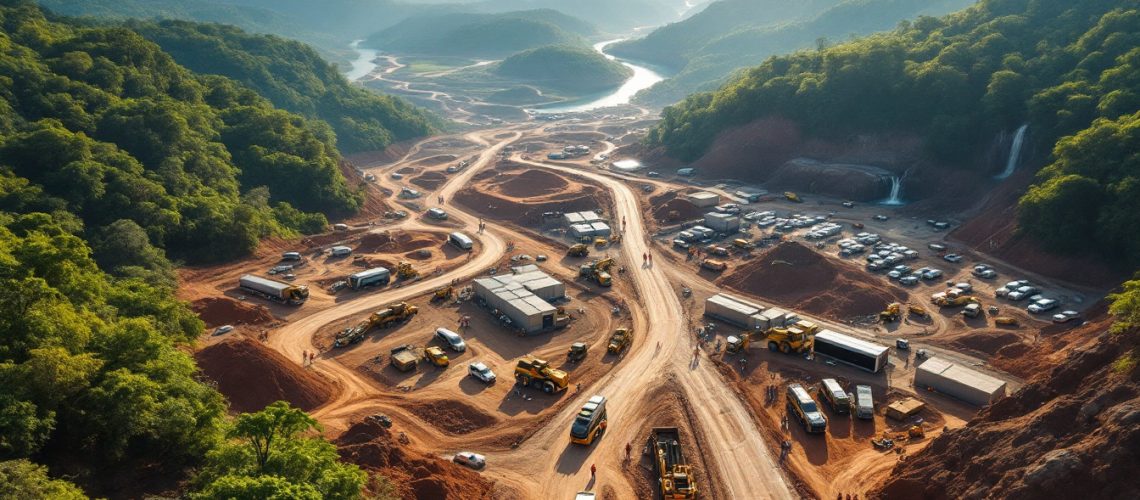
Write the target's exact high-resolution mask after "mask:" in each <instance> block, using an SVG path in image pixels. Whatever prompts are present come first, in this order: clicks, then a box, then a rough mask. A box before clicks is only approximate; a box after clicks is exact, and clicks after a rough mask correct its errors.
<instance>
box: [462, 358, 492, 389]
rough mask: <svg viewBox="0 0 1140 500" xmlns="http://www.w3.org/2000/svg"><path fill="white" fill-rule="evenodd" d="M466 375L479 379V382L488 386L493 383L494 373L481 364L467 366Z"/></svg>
mask: <svg viewBox="0 0 1140 500" xmlns="http://www.w3.org/2000/svg"><path fill="white" fill-rule="evenodd" d="M467 374H468V375H471V376H472V377H475V378H476V379H479V380H480V381H483V382H486V383H488V384H493V383H495V372H493V371H491V369H490V368H487V365H485V364H483V363H482V362H475V363H471V364H469V365H467Z"/></svg>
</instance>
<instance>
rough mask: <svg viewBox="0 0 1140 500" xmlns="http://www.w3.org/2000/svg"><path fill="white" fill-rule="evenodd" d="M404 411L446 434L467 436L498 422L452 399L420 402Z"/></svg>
mask: <svg viewBox="0 0 1140 500" xmlns="http://www.w3.org/2000/svg"><path fill="white" fill-rule="evenodd" d="M404 409H406V410H408V411H410V412H412V413H414V414H416V416H418V417H420V418H421V419H423V421H424V422H427V423H429V424H431V425H433V426H435V427H437V428H439V429H440V430H442V431H444V432H447V433H448V434H467V433H470V432H474V431H476V430H479V429H480V428H483V427H488V426H491V425H495V423H497V422H498V419H496V418H495V417H493V416H491V415H488V414H487V413H485V412H483V411H481V410H479V409H478V408H475V407H474V406H471V405H468V404H466V403H463V402H461V401H456V400H452V399H439V400H434V401H420V402H416V403H412V404H410V405H408V406H405V407H404Z"/></svg>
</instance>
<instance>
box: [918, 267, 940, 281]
mask: <svg viewBox="0 0 1140 500" xmlns="http://www.w3.org/2000/svg"><path fill="white" fill-rule="evenodd" d="M941 277H942V270H940V269H927V270H926V271H925V272H923V273H922V279H924V280H936V279H938V278H941Z"/></svg>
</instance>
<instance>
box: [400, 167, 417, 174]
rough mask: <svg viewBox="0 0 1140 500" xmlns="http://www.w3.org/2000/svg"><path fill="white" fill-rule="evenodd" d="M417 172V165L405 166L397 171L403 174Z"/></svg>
mask: <svg viewBox="0 0 1140 500" xmlns="http://www.w3.org/2000/svg"><path fill="white" fill-rule="evenodd" d="M415 172H416V169H415V167H404V168H401V169H399V170H397V171H396V173H397V174H403V175H407V174H413V173H415Z"/></svg>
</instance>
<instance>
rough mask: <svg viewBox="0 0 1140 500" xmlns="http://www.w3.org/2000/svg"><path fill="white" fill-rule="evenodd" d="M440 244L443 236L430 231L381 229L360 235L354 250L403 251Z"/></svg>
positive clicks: (374, 251)
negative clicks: (380, 230)
mask: <svg viewBox="0 0 1140 500" xmlns="http://www.w3.org/2000/svg"><path fill="white" fill-rule="evenodd" d="M441 244H443V236H440V235H436V234H432V233H421V232H409V231H399V230H396V231H382V232H379V233H368V234H365V235H364V236H362V237H361V238H360V244H359V245H357V247H356V251H357V253H380V252H384V253H403V252H411V251H414V250H419V249H421V248H428V247H432V246H439V245H441Z"/></svg>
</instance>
